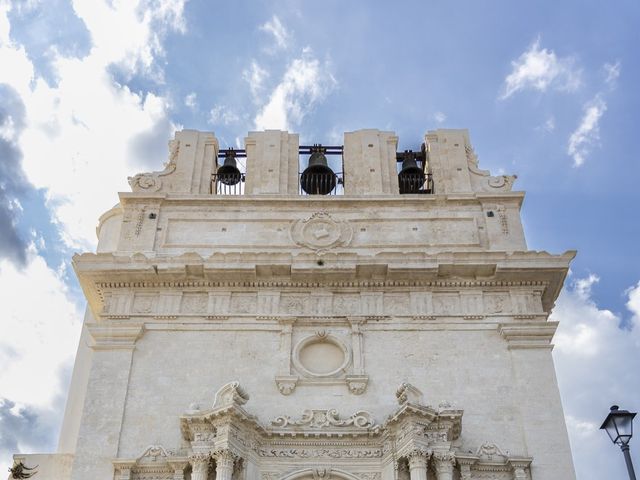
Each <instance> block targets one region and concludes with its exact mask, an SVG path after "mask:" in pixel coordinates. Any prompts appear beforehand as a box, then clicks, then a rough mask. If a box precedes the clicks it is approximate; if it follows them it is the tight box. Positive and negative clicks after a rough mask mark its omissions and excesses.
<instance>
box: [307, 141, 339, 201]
mask: <svg viewBox="0 0 640 480" xmlns="http://www.w3.org/2000/svg"><path fill="white" fill-rule="evenodd" d="M300 186H301V187H302V190H304V191H305V192H306V193H307V194H308V195H327V194H329V193H331V191H332V190H333V189H334V188H336V174H335V173H333V170H331V168H329V165H328V163H327V157H326V156H325V155H324V153H323V149H322V146H321V145H314V146H313V148H312V151H311V156H310V157H309V165H308V166H307V168H306V169H305V170H304V172H302V175H301V176H300Z"/></svg>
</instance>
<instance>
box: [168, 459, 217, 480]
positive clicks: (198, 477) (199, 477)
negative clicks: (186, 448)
mask: <svg viewBox="0 0 640 480" xmlns="http://www.w3.org/2000/svg"><path fill="white" fill-rule="evenodd" d="M210 458H211V457H210V456H209V454H208V453H194V454H193V455H191V456H190V457H189V463H190V464H191V480H207V477H208V476H209V459H210ZM174 477H175V474H174Z"/></svg>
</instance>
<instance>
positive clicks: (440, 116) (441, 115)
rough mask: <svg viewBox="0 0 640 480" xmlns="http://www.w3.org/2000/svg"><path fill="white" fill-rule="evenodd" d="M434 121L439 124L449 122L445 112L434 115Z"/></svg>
mask: <svg viewBox="0 0 640 480" xmlns="http://www.w3.org/2000/svg"><path fill="white" fill-rule="evenodd" d="M433 119H434V120H435V121H436V122H437V123H443V122H444V121H446V120H447V116H446V115H445V114H444V113H443V112H436V113H434V114H433Z"/></svg>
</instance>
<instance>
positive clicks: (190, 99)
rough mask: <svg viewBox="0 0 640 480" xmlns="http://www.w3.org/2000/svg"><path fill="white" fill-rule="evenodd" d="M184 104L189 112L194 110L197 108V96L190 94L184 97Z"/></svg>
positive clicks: (194, 93)
mask: <svg viewBox="0 0 640 480" xmlns="http://www.w3.org/2000/svg"><path fill="white" fill-rule="evenodd" d="M184 104H185V105H186V106H187V107H189V108H190V109H191V110H196V109H197V108H198V96H197V95H196V92H191V93H190V94H188V95H187V96H186V97H184Z"/></svg>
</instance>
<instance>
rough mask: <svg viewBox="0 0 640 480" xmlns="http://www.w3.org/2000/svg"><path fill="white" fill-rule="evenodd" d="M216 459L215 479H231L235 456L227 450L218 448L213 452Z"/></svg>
mask: <svg viewBox="0 0 640 480" xmlns="http://www.w3.org/2000/svg"><path fill="white" fill-rule="evenodd" d="M213 458H215V460H216V480H231V475H232V474H233V464H234V462H235V456H234V455H233V453H231V452H230V451H229V450H218V451H216V452H214V453H213Z"/></svg>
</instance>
